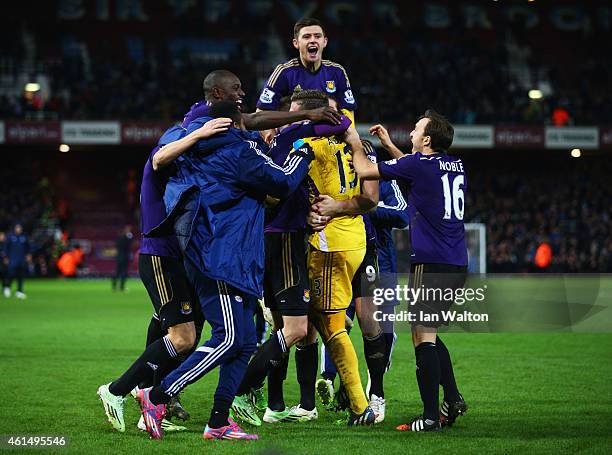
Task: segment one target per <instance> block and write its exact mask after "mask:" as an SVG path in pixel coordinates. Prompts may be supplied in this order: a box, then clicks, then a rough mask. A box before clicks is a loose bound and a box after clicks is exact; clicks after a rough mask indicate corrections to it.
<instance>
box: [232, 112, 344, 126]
mask: <svg viewBox="0 0 612 455" xmlns="http://www.w3.org/2000/svg"><path fill="white" fill-rule="evenodd" d="M242 118H243V119H244V125H245V126H246V128H247V129H248V130H255V131H263V130H269V129H271V128H277V127H279V126H283V125H287V124H289V123H293V122H299V121H300V120H311V121H313V122H327V123H331V124H332V125H338V124H340V120H341V114H339V113H338V112H337V111H336V110H334V109H331V108H330V107H328V106H325V107H321V108H318V109H310V110H306V111H294V112H284V111H257V112H254V113H252V114H242Z"/></svg>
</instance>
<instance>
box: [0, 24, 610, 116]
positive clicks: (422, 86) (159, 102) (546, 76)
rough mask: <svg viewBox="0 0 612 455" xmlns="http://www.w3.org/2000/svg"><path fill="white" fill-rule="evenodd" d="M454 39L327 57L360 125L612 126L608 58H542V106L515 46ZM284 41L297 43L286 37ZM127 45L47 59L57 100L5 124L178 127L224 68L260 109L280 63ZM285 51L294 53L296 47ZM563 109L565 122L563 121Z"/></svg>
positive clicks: (538, 58)
mask: <svg viewBox="0 0 612 455" xmlns="http://www.w3.org/2000/svg"><path fill="white" fill-rule="evenodd" d="M429 33H431V32H429ZM455 33H457V36H453V37H452V39H450V40H449V41H440V40H435V39H433V38H432V37H430V36H429V35H428V33H427V31H423V33H419V32H418V31H413V32H411V33H410V34H409V35H408V36H407V37H406V40H405V42H404V43H402V45H401V46H398V45H394V43H392V42H388V41H386V40H385V39H376V40H373V39H369V38H368V37H361V38H355V37H354V36H353V35H350V37H349V36H347V37H343V36H337V37H333V41H331V42H330V45H329V48H330V49H329V51H328V54H329V55H330V56H342V62H343V64H344V66H345V67H346V68H348V71H349V77H350V80H351V84H352V87H353V91H354V94H355V96H356V99H358V100H359V103H360V104H359V115H358V119H359V121H364V122H378V121H381V120H382V121H387V122H389V121H392V122H403V121H413V120H414V118H412V115H414V114H413V113H415V112H421V111H423V110H424V109H426V108H427V107H434V108H435V109H437V110H438V111H440V112H445V113H446V114H447V115H448V117H449V119H450V120H451V121H452V122H454V123H456V124H483V123H494V124H501V123H506V124H511V123H514V124H538V125H541V124H551V123H557V122H558V123H559V124H578V125H591V124H606V123H610V122H612V95H610V93H612V86H611V85H610V84H611V82H610V81H612V69H611V68H612V65H611V64H610V59H609V57H605V53H604V54H599V55H597V56H596V57H595V56H591V55H590V54H589V55H585V56H584V58H583V61H582V63H581V65H580V66H579V67H576V68H573V69H571V77H570V74H568V71H567V65H565V64H563V63H560V62H557V63H555V61H554V60H552V61H551V60H550V59H547V56H546V55H543V54H539V53H538V52H535V51H534V52H533V53H532V55H531V57H530V59H529V64H528V70H527V72H528V73H531V76H530V79H531V80H532V81H534V86H539V85H541V83H543V84H544V85H546V87H549V89H550V90H549V91H548V92H547V93H546V96H544V98H543V99H539V100H530V99H529V97H528V96H527V91H528V90H527V89H526V88H525V86H524V83H521V81H519V78H518V76H517V74H516V71H513V70H512V68H511V67H510V65H509V60H510V58H509V50H508V48H507V44H506V43H504V42H502V41H493V42H487V43H483V42H481V40H479V39H477V38H474V37H472V36H470V35H467V36H461V34H460V33H461V30H457V31H456V32H455ZM278 40H279V41H280V42H283V43H284V44H285V45H289V44H290V43H289V42H288V40H282V39H281V37H280V36H279V37H278ZM128 47H129V46H128V43H123V46H120V47H119V48H118V49H116V51H117V52H114V53H113V55H109V56H105V55H102V54H100V53H95V54H94V53H92V54H91V55H88V57H87V58H86V59H85V58H84V57H83V55H82V54H76V55H75V54H74V53H69V52H67V51H65V54H64V55H63V56H62V57H60V58H58V57H57V55H54V56H53V57H51V56H49V57H45V56H41V58H40V62H41V64H42V66H43V67H44V68H45V73H46V74H47V76H48V80H49V88H50V90H49V92H48V93H49V96H48V97H41V96H39V95H38V94H36V93H35V94H33V95H32V94H28V93H25V94H23V95H22V96H18V95H6V94H5V95H2V97H1V98H0V118H4V119H24V118H25V119H42V118H47V119H78V120H83V119H91V120H101V119H113V120H114V119H125V120H156V121H172V120H176V119H180V118H181V116H182V115H183V114H184V110H185V106H189V105H190V104H191V103H192V102H193V100H194V99H197V98H198V97H201V91H200V85H201V78H202V75H203V74H207V73H208V72H209V71H211V70H213V69H215V68H218V67H219V66H226V67H229V68H230V69H232V70H233V71H234V72H235V73H236V74H240V77H241V79H242V82H243V85H244V87H245V91H246V94H247V96H246V99H245V102H246V105H247V106H248V107H249V108H251V109H252V108H254V106H255V103H256V100H257V96H258V95H259V92H260V90H261V87H262V85H263V81H264V78H265V72H266V71H268V70H270V69H271V68H273V67H274V64H275V63H277V62H272V61H270V63H269V64H268V65H266V64H265V59H264V60H261V59H256V58H254V56H256V55H261V54H262V53H263V55H266V54H267V53H268V51H267V50H266V49H267V47H268V46H267V45H266V43H265V42H262V41H261V40H251V39H250V38H239V39H238V43H237V45H236V46H234V47H233V48H232V49H233V50H229V51H228V53H227V55H226V60H222V61H218V60H215V59H212V60H206V59H202V58H200V57H199V56H198V55H191V53H190V52H189V51H188V49H185V50H178V51H177V50H176V49H173V50H171V49H169V48H168V45H167V43H153V42H150V43H146V48H147V52H146V53H145V52H143V53H142V54H139V56H138V57H137V58H136V57H133V56H131V55H129V53H126V52H125V49H127V48H128ZM283 52H284V55H291V48H290V47H288V46H287V47H286V48H285V49H284V50H283ZM593 52H595V51H593ZM281 55H283V54H282V53H281ZM364 55H366V56H370V55H376V58H375V59H370V58H364ZM568 57H570V58H571V56H568ZM269 60H270V59H269ZM425 62H427V66H428V68H430V70H429V71H427V72H426V73H425V72H423V71H422V70H421V68H423V67H424V65H425ZM266 66H269V68H268V67H266ZM380 68H385V71H380ZM568 80H570V81H572V82H571V83H569V82H568ZM573 81H581V82H580V83H578V84H575V83H574V82H573ZM586 81H588V83H587V82H586ZM431 87H436V90H431ZM449 93H452V94H453V96H449V95H448V94H449ZM556 111H560V112H562V115H558V114H559V112H557V115H555V112H556Z"/></svg>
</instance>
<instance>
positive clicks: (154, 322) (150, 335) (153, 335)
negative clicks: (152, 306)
mask: <svg viewBox="0 0 612 455" xmlns="http://www.w3.org/2000/svg"><path fill="white" fill-rule="evenodd" d="M164 335H165V333H164V331H163V330H162V327H161V324H160V322H159V319H158V318H156V317H155V316H151V320H150V321H149V327H148V328H147V346H149V345H150V344H151V343H153V342H154V341H156V340H159V339H160V338H161V337H163V336H164Z"/></svg>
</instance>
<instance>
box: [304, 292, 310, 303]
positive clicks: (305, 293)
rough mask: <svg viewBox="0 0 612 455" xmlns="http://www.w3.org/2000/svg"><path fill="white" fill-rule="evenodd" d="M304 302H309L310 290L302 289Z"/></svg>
mask: <svg viewBox="0 0 612 455" xmlns="http://www.w3.org/2000/svg"><path fill="white" fill-rule="evenodd" d="M304 302H306V303H308V302H310V289H304Z"/></svg>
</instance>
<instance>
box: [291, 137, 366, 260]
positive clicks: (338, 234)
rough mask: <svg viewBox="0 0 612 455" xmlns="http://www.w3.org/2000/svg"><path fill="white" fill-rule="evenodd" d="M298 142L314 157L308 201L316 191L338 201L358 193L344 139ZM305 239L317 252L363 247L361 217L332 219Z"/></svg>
mask: <svg viewBox="0 0 612 455" xmlns="http://www.w3.org/2000/svg"><path fill="white" fill-rule="evenodd" d="M302 141H303V142H304V143H306V144H308V145H310V146H311V148H312V150H313V152H314V156H315V159H314V160H313V161H312V163H311V164H310V170H309V172H308V197H309V199H310V202H311V203H312V202H314V200H315V198H316V197H317V196H318V195H320V194H327V195H328V196H331V197H332V198H334V199H336V200H338V201H345V200H348V199H351V198H352V197H353V196H357V195H359V194H361V185H360V184H359V177H357V174H356V173H355V169H354V168H353V165H352V164H351V162H350V161H349V158H350V150H349V148H348V145H347V144H346V143H345V142H341V141H339V140H338V139H336V138H334V137H329V138H327V137H310V138H306V139H303V140H302ZM298 142H300V141H298ZM298 146H301V144H299V145H298V144H294V148H298ZM308 241H309V243H310V244H311V245H312V246H313V247H314V248H316V249H318V250H320V251H353V250H358V249H361V248H365V246H366V236H365V226H364V224H363V217H362V216H361V215H355V216H352V215H348V216H339V217H336V218H333V219H332V220H331V221H330V222H329V224H328V225H327V226H326V227H325V229H323V230H322V231H321V232H315V233H313V234H311V235H310V238H309V240H308Z"/></svg>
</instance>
